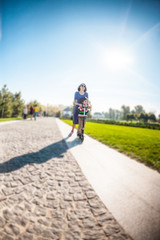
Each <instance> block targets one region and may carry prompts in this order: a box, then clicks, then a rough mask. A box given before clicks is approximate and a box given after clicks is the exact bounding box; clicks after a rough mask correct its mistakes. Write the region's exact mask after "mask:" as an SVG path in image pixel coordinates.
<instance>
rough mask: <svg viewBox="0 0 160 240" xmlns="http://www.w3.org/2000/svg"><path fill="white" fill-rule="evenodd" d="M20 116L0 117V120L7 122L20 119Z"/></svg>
mask: <svg viewBox="0 0 160 240" xmlns="http://www.w3.org/2000/svg"><path fill="white" fill-rule="evenodd" d="M20 119H22V117H19V118H0V122H7V121H13V120H20Z"/></svg>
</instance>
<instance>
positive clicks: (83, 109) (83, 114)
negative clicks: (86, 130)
mask: <svg viewBox="0 0 160 240" xmlns="http://www.w3.org/2000/svg"><path fill="white" fill-rule="evenodd" d="M81 103H82V106H80V107H78V122H79V126H78V130H77V136H81V134H82V128H83V119H84V126H85V123H86V119H87V113H88V112H89V111H90V106H89V104H88V99H87V98H86V97H84V98H82V99H81Z"/></svg>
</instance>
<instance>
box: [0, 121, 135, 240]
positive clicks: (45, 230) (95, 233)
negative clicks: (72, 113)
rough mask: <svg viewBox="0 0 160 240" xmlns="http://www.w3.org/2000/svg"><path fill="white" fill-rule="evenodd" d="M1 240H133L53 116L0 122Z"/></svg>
mask: <svg viewBox="0 0 160 240" xmlns="http://www.w3.org/2000/svg"><path fill="white" fill-rule="evenodd" d="M0 239H4V240H12V239H17V240H18V239H19V240H20V239H29V240H32V239H38V240H45V239H55V240H56V239H59V240H63V239H64V240H79V239H86V240H92V239H95V240H102V239H103V240H104V239H106V240H107V239H110V240H114V239H117V240H121V239H131V238H129V237H128V236H127V235H126V234H125V232H124V230H123V229H122V228H121V227H120V225H119V224H118V223H117V222H116V220H115V219H114V218H113V216H112V215H111V214H110V213H109V211H108V210H107V209H106V208H105V206H104V205H103V203H102V202H101V200H100V199H99V197H98V196H97V195H96V193H95V192H94V190H93V189H92V187H91V185H90V184H89V183H88V181H87V180H86V178H85V177H84V175H83V173H82V172H81V169H80V168H79V166H78V164H77V162H76V160H75V159H74V158H73V156H72V155H71V153H70V152H69V151H67V147H66V144H65V142H64V140H63V138H62V136H61V134H60V131H59V129H58V127H57V125H56V121H55V119H53V118H46V119H44V118H43V119H38V120H37V121H20V122H18V123H13V124H7V125H0Z"/></svg>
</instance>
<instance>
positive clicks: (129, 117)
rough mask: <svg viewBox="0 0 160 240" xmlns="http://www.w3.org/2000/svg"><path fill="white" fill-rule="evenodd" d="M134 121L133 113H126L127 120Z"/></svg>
mask: <svg viewBox="0 0 160 240" xmlns="http://www.w3.org/2000/svg"><path fill="white" fill-rule="evenodd" d="M134 119H135V115H134V114H133V113H128V114H127V120H131V121H132V120H134Z"/></svg>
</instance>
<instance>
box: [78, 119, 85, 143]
mask: <svg viewBox="0 0 160 240" xmlns="http://www.w3.org/2000/svg"><path fill="white" fill-rule="evenodd" d="M84 121H85V119H84V118H83V127H82V133H81V135H80V136H79V138H80V139H81V141H82V142H83V141H84Z"/></svg>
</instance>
